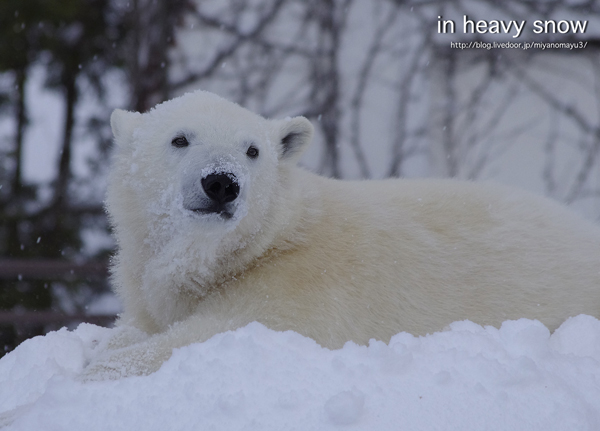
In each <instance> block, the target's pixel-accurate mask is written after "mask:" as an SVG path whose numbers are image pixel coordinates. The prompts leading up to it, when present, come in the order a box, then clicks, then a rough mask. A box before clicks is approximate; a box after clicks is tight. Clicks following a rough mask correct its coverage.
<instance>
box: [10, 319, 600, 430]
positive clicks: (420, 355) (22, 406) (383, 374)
mask: <svg viewBox="0 0 600 431" xmlns="http://www.w3.org/2000/svg"><path fill="white" fill-rule="evenodd" d="M111 331H112V330H111V329H106V328H100V327H97V326H93V325H88V324H83V325H81V326H79V328H77V329H76V330H75V331H67V330H64V329H63V330H60V331H58V332H54V333H50V334H48V335H46V336H44V337H36V338H34V339H31V340H28V341H26V342H25V343H23V344H22V345H21V346H19V347H18V348H17V349H16V350H15V351H13V352H12V353H10V354H8V355H7V356H5V357H4V358H2V360H0V412H4V413H3V414H1V415H0V418H1V419H0V424H4V425H5V426H6V428H4V429H7V430H9V429H10V430H37V429H45V430H102V431H105V430H111V431H117V430H128V431H129V430H148V431H150V430H212V429H215V430H261V431H266V430H277V431H281V430H294V429H297V430H333V429H347V430H352V429H357V430H401V429H406V430H441V429H444V430H462V431H467V430H477V431H480V430H484V429H485V430H527V431H532V430H540V431H542V430H543V431H549V430H598V429H600V321H598V320H597V319H595V318H593V317H589V316H583V315H582V316H578V317H576V318H572V319H569V320H567V321H566V322H565V323H564V324H563V325H562V326H561V327H560V328H559V329H558V330H557V331H556V332H555V333H554V334H553V335H550V333H549V331H548V330H547V329H546V327H544V326H543V325H542V324H541V323H539V322H537V321H532V320H526V319H521V320H518V321H507V322H505V323H504V324H503V325H502V327H501V328H500V329H496V328H492V327H485V328H482V327H481V326H478V325H476V324H474V323H471V322H467V321H465V322H456V323H454V324H452V325H451V328H450V330H448V331H445V332H439V333H435V334H432V335H428V336H426V337H413V336H412V335H409V334H406V333H400V334H398V335H396V336H394V337H393V338H392V340H391V341H390V343H389V345H387V344H384V343H382V342H377V341H372V342H371V344H370V345H369V346H368V347H366V346H357V345H355V344H353V343H347V344H346V345H345V346H344V348H342V349H340V350H333V351H332V350H327V349H324V348H321V347H320V346H318V345H317V344H316V343H315V342H314V341H312V340H310V339H308V338H306V337H303V336H301V335H299V334H297V333H294V332H275V331H271V330H269V329H267V328H265V327H264V326H262V325H260V324H258V323H253V324H250V325H248V326H246V327H244V328H241V329H238V330H236V331H234V332H228V333H225V334H219V335H216V336H214V337H213V338H211V339H210V340H208V341H206V342H205V343H198V344H193V345H191V346H188V347H184V348H181V349H177V350H176V351H175V352H174V354H173V356H172V358H171V359H170V360H169V361H167V362H166V363H165V364H164V365H163V367H162V368H161V369H160V370H159V371H158V372H156V373H154V374H152V375H150V376H145V377H131V378H127V379H122V380H120V381H104V382H89V383H81V382H79V381H78V380H77V376H78V375H79V374H80V373H81V371H82V370H83V368H84V366H85V364H86V363H87V362H88V361H89V359H90V358H91V357H92V356H93V355H94V349H95V348H96V346H97V345H98V344H99V343H101V341H102V340H105V339H106V337H108V336H109V335H110V333H111ZM7 412H8V413H7Z"/></svg>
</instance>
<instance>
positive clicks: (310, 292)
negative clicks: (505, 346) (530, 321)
mask: <svg viewBox="0 0 600 431" xmlns="http://www.w3.org/2000/svg"><path fill="white" fill-rule="evenodd" d="M111 124H112V127H113V131H114V134H115V142H116V147H117V149H116V152H115V156H114V162H113V168H112V173H111V178H110V185H109V191H108V200H107V206H108V210H109V213H110V216H111V220H112V223H113V225H114V228H115V234H116V237H117V241H118V254H117V256H116V258H115V262H114V266H113V282H114V285H115V288H116V290H117V293H118V294H119V295H120V296H121V298H122V299H123V301H124V305H125V313H124V315H123V316H122V319H121V326H122V328H123V329H122V331H123V333H126V332H127V330H128V329H127V328H137V329H130V331H132V333H133V334H134V336H132V337H128V336H126V335H122V336H120V337H117V338H118V340H120V341H118V340H117V341H115V342H114V346H113V348H112V349H111V350H109V351H107V353H106V355H105V356H104V357H102V358H100V359H99V360H98V362H97V363H96V364H94V365H93V366H92V367H91V369H90V370H91V371H90V374H93V373H99V372H101V371H108V374H107V375H108V376H112V377H117V376H121V375H129V374H141V373H148V372H152V371H153V370H156V369H157V368H158V367H159V366H160V364H161V363H162V361H164V360H165V359H167V358H168V357H169V356H170V354H171V350H172V349H173V348H174V347H179V346H183V345H186V344H189V343H192V342H195V341H203V340H206V339H207V338H209V337H211V336H212V335H214V334H216V333H219V332H222V331H226V330H230V329H235V328H238V327H240V326H243V325H245V324H247V323H249V322H252V321H259V322H261V323H263V324H265V325H266V326H268V327H270V328H272V329H275V330H294V331H297V332H299V333H301V334H303V335H306V336H308V337H312V338H313V339H315V340H316V341H317V342H318V343H320V344H321V345H323V346H326V347H329V348H339V347H341V346H342V345H343V344H344V343H345V342H346V341H348V340H352V341H355V342H357V343H361V344H365V343H367V342H368V340H369V339H371V338H376V339H380V340H383V341H388V340H389V338H390V337H391V336H392V335H393V334H396V333H398V332H400V331H407V332H410V333H413V334H426V333H430V332H433V331H439V330H442V329H443V328H444V327H445V326H446V325H448V324H449V323H451V322H453V321H456V320H464V319H469V320H472V321H474V322H476V323H479V324H482V325H496V326H497V325H500V323H501V322H502V321H504V320H507V319H516V318H520V317H527V318H535V319H539V320H540V321H542V322H543V323H544V324H545V325H547V326H548V327H549V328H550V329H554V328H556V327H557V326H558V325H559V324H560V323H561V322H562V321H564V320H565V319H566V318H567V317H569V316H574V315H577V314H580V313H586V314H591V315H594V316H597V317H598V316H600V229H599V228H598V227H597V226H595V225H593V224H591V223H589V222H586V221H584V220H582V219H580V218H578V217H577V216H576V215H574V214H572V213H571V212H569V211H568V210H566V209H565V208H562V207H561V206H559V205H557V204H556V203H553V202H551V201H549V200H546V199H543V198H540V197H536V196H533V195H530V194H526V193H524V192H521V191H517V190H512V189H508V188H504V187H501V186H498V185H492V184H475V183H468V182H459V181H453V180H419V181H412V180H385V181H337V180H332V179H326V178H323V177H319V176H316V175H313V174H310V173H308V172H306V171H304V170H302V169H299V168H297V167H296V166H295V164H296V160H297V158H298V156H299V154H300V152H301V150H302V149H303V148H304V147H305V146H306V145H307V144H308V143H309V142H310V140H311V135H312V128H311V126H310V123H308V121H307V120H306V119H303V118H294V119H288V120H280V121H273V120H266V119H264V118H262V117H260V116H257V115H255V114H253V113H251V112H249V111H247V110H245V109H243V108H241V107H240V106H238V105H236V104H233V103H231V102H228V101H226V100H223V99H221V98H219V97H217V96H215V95H212V94H210V93H206V92H200V91H199V92H195V93H191V94H186V95H185V96H183V97H180V98H178V99H174V100H172V101H169V102H166V103H163V104H161V105H159V106H158V107H156V108H155V109H154V110H152V111H151V112H149V113H147V114H143V115H140V114H137V113H127V112H125V111H118V110H117V111H115V113H114V114H113V116H112V118H111ZM182 132H183V133H185V134H186V136H188V137H190V139H189V141H190V146H189V147H188V148H185V149H180V148H174V147H173V146H172V145H171V140H172V138H173V137H174V136H175V135H177V134H178V133H182ZM285 137H287V138H285ZM284 138H285V139H284ZM282 139H283V140H284V142H285V144H286V145H287V148H288V151H284V145H283V144H282ZM249 143H253V144H255V145H256V146H257V147H258V148H259V150H260V154H259V157H258V158H257V159H255V160H251V159H250V158H248V157H247V156H246V148H247V146H248V145H249ZM215 170H216V171H219V170H223V171H229V172H233V173H234V174H235V175H236V176H237V177H238V178H239V182H240V196H239V198H238V200H239V201H238V202H236V207H235V214H234V216H233V217H232V218H231V219H229V220H224V219H221V218H220V217H219V216H217V215H215V214H209V215H199V214H194V213H191V212H190V211H188V210H186V209H185V208H183V206H182V201H183V200H184V199H185V197H184V196H182V195H185V194H186V193H188V194H189V190H190V187H191V188H192V189H193V187H194V184H196V186H197V187H198V189H201V187H200V186H199V180H200V178H201V177H202V176H205V175H206V174H208V173H210V172H213V171H215ZM183 184H188V186H186V187H187V188H185V187H184V186H183ZM189 184H191V186H189ZM182 187H184V188H182ZM182 190H185V192H182ZM198 193H200V194H202V193H203V192H202V191H201V190H199V191H198ZM138 330H142V331H144V332H146V333H148V334H151V335H149V336H148V338H146V339H144V341H140V338H139V331H138ZM123 340H135V342H132V341H123Z"/></svg>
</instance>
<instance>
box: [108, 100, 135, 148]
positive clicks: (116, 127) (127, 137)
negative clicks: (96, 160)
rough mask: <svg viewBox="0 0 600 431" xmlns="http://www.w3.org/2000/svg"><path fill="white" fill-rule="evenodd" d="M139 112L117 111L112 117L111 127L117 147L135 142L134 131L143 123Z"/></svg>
mask: <svg viewBox="0 0 600 431" xmlns="http://www.w3.org/2000/svg"><path fill="white" fill-rule="evenodd" d="M141 121H142V114H140V113H139V112H130V111H124V110H122V109H115V110H114V111H113V113H112V115H111V116H110V127H111V129H112V132H113V135H114V137H115V142H116V143H117V145H126V144H128V143H129V142H131V141H132V140H133V130H134V129H135V128H136V127H137V126H138V125H139V124H140V123H141Z"/></svg>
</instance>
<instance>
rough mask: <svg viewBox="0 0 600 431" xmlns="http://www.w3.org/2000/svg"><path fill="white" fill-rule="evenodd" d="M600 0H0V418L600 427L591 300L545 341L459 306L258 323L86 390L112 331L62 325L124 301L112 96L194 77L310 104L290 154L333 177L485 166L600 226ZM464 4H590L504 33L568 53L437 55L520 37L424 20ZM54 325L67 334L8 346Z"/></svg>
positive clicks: (43, 423) (134, 105)
mask: <svg viewBox="0 0 600 431" xmlns="http://www.w3.org/2000/svg"><path fill="white" fill-rule="evenodd" d="M596 3H597V2H593V1H592V2H585V1H581V2H580V1H577V0H563V1H560V0H557V1H547V0H532V1H528V2H522V1H516V0H515V1H513V0H509V1H504V2H501V3H499V2H495V1H492V0H489V1H488V0H483V1H467V0H459V1H445V0H435V1H427V2H423V1H420V0H406V1H392V0H326V1H322V0H309V1H305V0H249V1H239V0H226V1H222V0H211V1H202V2H200V1H192V0H172V1H167V0H159V1H155V0H132V1H126V0H65V1H63V2H60V4H61V7H57V6H56V4H55V2H47V1H44V0H3V1H2V2H0V216H1V217H2V223H0V355H1V354H4V353H8V352H11V351H12V352H11V353H9V354H7V355H5V356H4V357H2V358H1V359H0V426H1V425H2V424H9V423H10V424H11V425H10V426H9V427H8V428H9V429H23V430H31V429H61V430H62V429H116V430H118V429H128V430H129V429H161V430H162V429H248V430H254V429H256V430H269V429H274V430H275V429H277V430H281V429H335V428H338V427H340V428H345V429H383V430H385V429H394V430H395V429H411V430H413V429H423V430H431V429H460V430H470V429H472V430H482V429H486V430H494V429H498V430H501V429H502V430H504V429H516V430H518V429H523V430H564V429H569V430H571V429H573V430H596V429H600V389H599V388H600V381H599V373H600V324H599V323H598V321H597V320H595V319H594V318H591V317H585V316H580V317H577V318H575V319H571V320H569V321H567V322H566V323H565V324H564V325H563V326H562V327H561V328H560V329H559V330H558V331H556V332H555V333H554V334H552V335H550V334H549V333H548V331H547V330H546V329H545V328H544V327H543V326H541V325H540V324H539V323H536V322H531V321H526V320H522V321H518V322H507V323H505V325H504V326H503V327H502V328H501V329H494V328H481V327H478V326H476V325H474V324H470V323H467V322H462V323H456V324H454V325H453V327H452V330H450V331H447V332H442V333H436V334H431V335H429V336H427V337H423V338H415V337H412V336H411V335H409V334H399V335H397V336H396V337H394V338H393V339H392V341H391V342H390V344H389V345H384V344H382V343H380V342H373V343H372V344H371V345H370V346H368V347H364V346H360V347H359V346H355V345H352V344H349V345H346V346H345V347H344V348H343V349H341V350H338V351H328V350H325V349H322V348H320V347H319V346H317V345H316V344H315V343H314V342H312V341H311V340H309V339H306V338H304V337H301V336H300V335H298V334H293V333H283V334H281V333H275V332H272V331H269V330H267V329H266V328H264V327H261V326H260V325H256V324H254V325H250V326H248V327H246V328H241V329H239V330H237V331H235V332H234V333H231V334H222V335H217V336H215V337H214V338H213V339H211V340H209V341H207V342H205V343H202V344H197V345H192V346H189V347H186V348H182V349H179V350H178V351H176V352H175V354H174V356H173V357H172V358H171V360H170V361H168V362H167V363H166V364H165V365H164V367H163V368H162V369H161V370H160V371H159V372H157V373H155V374H153V375H151V376H147V377H134V378H129V379H124V380H122V381H119V382H94V383H81V382H79V381H78V375H79V374H80V373H81V370H82V368H83V367H84V366H85V365H86V363H87V362H88V361H89V359H90V358H91V357H92V356H93V355H94V349H95V348H96V347H97V346H98V345H99V344H102V341H103V340H105V339H106V337H108V335H109V334H110V331H111V330H110V329H106V328H101V327H97V326H92V325H89V324H83V325H82V326H80V327H79V328H78V329H75V328H77V325H78V323H79V322H81V321H88V322H89V321H95V322H100V323H102V324H105V325H109V324H110V322H111V321H112V320H113V318H114V315H115V314H116V313H118V312H119V307H120V305H119V303H118V301H117V300H116V299H115V298H114V296H112V295H111V293H110V291H109V285H108V283H107V280H106V263H107V261H108V256H109V255H110V253H111V252H112V248H113V241H112V239H111V237H110V233H109V229H108V226H107V222H106V217H105V214H104V212H103V210H102V201H103V195H104V189H105V178H106V167H107V161H108V154H109V152H110V139H111V137H110V129H109V125H108V118H109V115H110V112H111V111H112V109H114V108H117V107H118V108H126V109H131V110H137V111H146V110H148V109H150V108H151V107H152V106H153V105H154V104H156V103H158V102H160V101H162V100H165V99H168V98H171V97H174V96H177V95H179V94H181V93H183V92H185V91H188V90H192V89H196V88H202V89H205V90H209V91H213V92H216V93H218V94H220V95H222V96H224V97H226V98H228V99H230V100H234V101H236V102H238V103H240V104H242V105H243V106H246V107H248V108H250V109H252V110H254V111H256V112H258V113H260V114H263V115H265V116H268V117H284V116H287V115H305V116H307V117H308V118H309V119H310V120H311V122H312V123H313V124H314V125H315V128H316V132H317V134H316V138H315V143H314V145H313V147H312V148H311V149H310V151H309V152H308V153H307V154H306V156H305V157H304V158H303V160H302V164H303V165H304V166H305V167H306V168H308V169H310V170H313V171H315V172H319V173H322V174H324V175H327V176H334V177H340V178H383V177H389V176H400V177H424V176H443V177H458V178H463V179H474V180H495V181H500V182H503V183H507V184H511V185H516V186H519V187H523V188H526V189H529V190H531V191H533V192H536V193H540V194H544V195H546V196H549V197H551V198H554V199H556V200H558V201H560V202H563V203H565V204H567V205H569V206H571V207H572V208H573V209H574V210H575V211H577V212H579V213H581V214H583V215H584V216H585V217H587V218H589V219H592V220H599V219H600V108H599V106H600V105H599V104H600V61H599V59H600V55H599V54H600V53H599V51H598V49H599V47H600V43H599V42H598V41H599V40H600V7H599V5H598V4H596ZM463 15H469V17H470V18H472V19H474V20H479V19H485V20H491V19H504V20H510V19H516V20H527V21H528V23H531V22H533V20H536V19H542V20H551V19H554V20H562V19H565V20H588V27H587V31H586V32H585V34H542V35H534V34H533V33H531V32H530V31H529V32H525V33H524V34H523V35H522V36H521V37H520V38H519V40H518V41H519V42H533V41H544V42H552V41H554V42H564V41H569V42H585V43H586V48H585V49H575V50H568V49H566V50H565V49H553V50H550V49H548V50H541V49H531V50H528V51H523V50H510V49H495V50H494V49H492V50H486V49H471V50H457V49H451V48H450V42H457V41H463V42H470V41H493V40H497V41H500V42H505V41H511V42H515V40H512V39H511V38H510V36H509V37H502V36H501V35H500V36H497V35H496V36H494V35H489V34H486V35H468V34H463V33H462V32H460V31H459V32H457V33H456V34H438V32H437V22H438V16H442V17H444V19H453V20H455V21H456V22H460V21H461V19H462V16H463ZM528 28H531V27H530V26H528ZM48 268H51V269H52V268H54V270H49V269H48ZM57 268H59V269H60V268H62V269H60V270H59V269H57ZM98 268H100V269H98ZM565 288H568V286H565ZM62 326H68V327H69V329H70V330H71V332H69V331H67V330H65V329H62V330H60V331H59V332H50V333H49V334H48V335H47V336H45V337H37V338H32V339H29V340H28V341H25V342H23V340H26V339H28V338H29V337H32V336H34V335H37V334H44V333H47V332H48V331H52V330H57V329H59V328H60V327H62ZM19 343H22V344H20V346H19V347H18V348H17V349H16V350H14V351H13V349H14V348H15V347H16V346H17V345H19ZM1 347H3V349H1Z"/></svg>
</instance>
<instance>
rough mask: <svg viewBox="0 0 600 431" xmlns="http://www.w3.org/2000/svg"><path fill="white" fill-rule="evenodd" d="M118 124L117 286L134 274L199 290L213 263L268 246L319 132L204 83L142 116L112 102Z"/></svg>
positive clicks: (113, 198) (113, 194)
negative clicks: (293, 176) (294, 176)
mask: <svg viewBox="0 0 600 431" xmlns="http://www.w3.org/2000/svg"><path fill="white" fill-rule="evenodd" d="M111 126H112V129H113V134H114V136H115V144H116V145H115V147H116V148H115V154H114V157H113V164H112V169H111V173H110V178H109V188H108V194H107V208H108V212H109V214H110V217H111V220H112V223H113V226H114V228H115V233H116V237H117V242H118V245H119V249H120V250H119V255H118V257H117V265H116V267H115V268H114V272H115V274H116V275H115V278H116V279H117V280H116V281H117V284H119V283H125V282H126V281H124V280H119V278H123V276H121V277H120V275H119V272H120V271H121V272H131V275H130V277H139V278H141V279H142V289H146V290H148V289H150V290H152V289H173V290H179V291H180V290H190V291H194V290H197V291H198V293H200V294H203V292H202V290H203V288H204V287H203V286H204V285H205V284H206V280H210V279H211V277H213V276H215V274H213V273H214V272H215V271H216V269H215V268H217V269H218V270H219V272H221V273H227V270H224V271H223V268H222V266H223V265H225V266H228V265H229V266H232V265H233V266H235V259H236V256H238V255H240V256H241V255H243V254H244V253H242V252H241V250H246V249H249V248H255V249H256V250H257V251H256V252H257V253H259V251H258V249H260V248H268V242H269V241H271V240H272V237H273V235H275V234H276V233H275V232H271V231H272V230H273V229H272V228H271V227H269V225H270V224H272V225H277V224H285V220H282V218H285V217H286V215H285V208H286V204H284V203H283V202H282V200H283V199H285V198H286V193H288V190H287V188H288V186H289V176H290V172H291V171H292V170H293V168H294V166H295V164H296V161H297V159H298V157H299V155H300V153H301V152H302V151H303V150H304V148H305V147H306V146H307V144H308V143H309V142H310V140H311V138H312V133H313V128H312V125H311V124H310V122H309V121H308V120H307V119H305V118H303V117H296V118H292V119H285V120H267V119H265V118H263V117H261V116H259V115H256V114H254V113H252V112H250V111H248V110H246V109H244V108H242V107H241V106H239V105H237V104H235V103H232V102H229V101H227V100H225V99H222V98H221V97H218V96H216V95H214V94H211V93H207V92H204V91H196V92H194V93H188V94H185V95H184V96H182V97H179V98H176V99H173V100H170V101H168V102H165V103H162V104H160V105H158V106H156V107H155V108H154V109H152V110H151V111H150V112H148V113H145V114H140V113H136V112H127V111H123V110H115V111H114V112H113V114H112V116H111ZM246 258H247V257H246ZM125 267H127V268H125ZM129 267H133V268H134V269H130V268H129ZM135 272H137V273H135ZM216 275H219V274H216ZM117 288H118V286H117ZM144 293H152V292H144ZM161 294H164V292H161Z"/></svg>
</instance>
